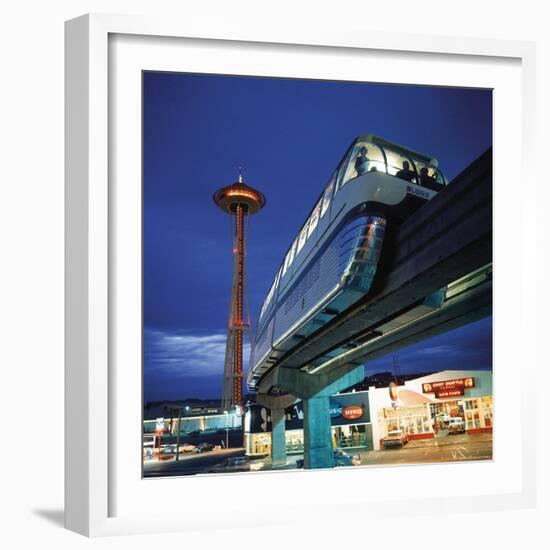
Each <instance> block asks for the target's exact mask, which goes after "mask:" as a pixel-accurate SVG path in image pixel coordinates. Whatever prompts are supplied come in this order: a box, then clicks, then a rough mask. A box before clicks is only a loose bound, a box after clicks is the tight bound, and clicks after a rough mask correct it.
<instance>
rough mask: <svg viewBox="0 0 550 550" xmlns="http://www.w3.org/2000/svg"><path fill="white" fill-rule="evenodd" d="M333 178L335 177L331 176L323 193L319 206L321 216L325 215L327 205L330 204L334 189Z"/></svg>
mask: <svg viewBox="0 0 550 550" xmlns="http://www.w3.org/2000/svg"><path fill="white" fill-rule="evenodd" d="M335 179H336V178H335V176H333V177H332V178H331V180H330V181H329V182H328V185H327V187H326V189H325V194H324V195H323V206H322V207H321V218H322V217H323V216H324V215H325V212H326V211H327V210H328V207H329V206H330V200H331V198H332V192H333V191H334V180H335Z"/></svg>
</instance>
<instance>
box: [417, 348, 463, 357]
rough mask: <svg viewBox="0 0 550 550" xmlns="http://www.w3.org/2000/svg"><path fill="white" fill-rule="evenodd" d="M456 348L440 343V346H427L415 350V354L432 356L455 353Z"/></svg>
mask: <svg viewBox="0 0 550 550" xmlns="http://www.w3.org/2000/svg"><path fill="white" fill-rule="evenodd" d="M455 352H456V349H455V348H454V346H449V345H440V346H429V347H426V348H422V349H419V350H416V352H415V355H418V356H434V355H445V354H451V353H455Z"/></svg>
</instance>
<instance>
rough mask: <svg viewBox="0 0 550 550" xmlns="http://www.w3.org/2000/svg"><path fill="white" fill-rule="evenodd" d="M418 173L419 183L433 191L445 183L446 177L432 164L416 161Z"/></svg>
mask: <svg viewBox="0 0 550 550" xmlns="http://www.w3.org/2000/svg"><path fill="white" fill-rule="evenodd" d="M414 163H415V165H416V171H417V173H418V184H419V185H422V186H423V187H427V188H428V189H432V190H433V191H439V190H440V189H441V186H442V185H445V179H444V178H443V175H442V174H441V172H440V171H439V170H438V169H437V168H436V167H435V166H431V165H430V164H426V163H424V162H420V161H418V160H415V161H414Z"/></svg>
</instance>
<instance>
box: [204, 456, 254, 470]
mask: <svg viewBox="0 0 550 550" xmlns="http://www.w3.org/2000/svg"><path fill="white" fill-rule="evenodd" d="M250 470H251V464H250V458H249V457H248V456H230V457H229V458H226V459H225V460H224V461H223V462H222V463H221V464H218V465H216V466H214V468H212V469H211V470H209V473H212V474H214V473H223V472H249V471H250Z"/></svg>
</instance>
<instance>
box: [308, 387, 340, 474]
mask: <svg viewBox="0 0 550 550" xmlns="http://www.w3.org/2000/svg"><path fill="white" fill-rule="evenodd" d="M329 399H330V396H329V395H318V396H314V397H311V398H309V399H304V467H305V468H333V467H334V452H333V449H332V433H331V430H332V429H331V422H330V407H329Z"/></svg>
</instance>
